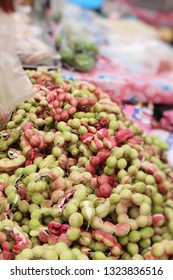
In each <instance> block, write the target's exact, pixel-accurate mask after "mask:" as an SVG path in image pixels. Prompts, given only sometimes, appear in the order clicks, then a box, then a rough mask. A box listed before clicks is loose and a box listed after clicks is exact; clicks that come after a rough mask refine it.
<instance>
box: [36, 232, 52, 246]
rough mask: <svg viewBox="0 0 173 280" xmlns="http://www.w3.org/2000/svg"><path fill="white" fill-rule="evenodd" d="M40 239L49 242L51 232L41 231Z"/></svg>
mask: <svg viewBox="0 0 173 280" xmlns="http://www.w3.org/2000/svg"><path fill="white" fill-rule="evenodd" d="M38 237H39V240H40V241H41V242H43V243H48V239H49V234H48V232H46V231H40V233H39V236H38Z"/></svg>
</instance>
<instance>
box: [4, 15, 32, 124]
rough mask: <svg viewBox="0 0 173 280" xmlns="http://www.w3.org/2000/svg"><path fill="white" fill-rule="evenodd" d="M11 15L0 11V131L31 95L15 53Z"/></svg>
mask: <svg viewBox="0 0 173 280" xmlns="http://www.w3.org/2000/svg"><path fill="white" fill-rule="evenodd" d="M14 34H15V30H14V24H13V15H12V14H6V13H4V12H2V11H1V10H0V38H1V40H0V129H2V128H3V126H4V125H5V123H6V122H7V121H8V120H9V119H10V116H11V112H12V110H14V108H15V107H16V106H17V105H18V104H19V103H20V102H22V101H24V100H26V99H27V98H28V97H29V96H31V95H32V94H33V87H32V84H31V82H30V80H29V78H28V77H27V75H26V73H25V71H24V70H23V68H22V65H21V63H20V60H19V58H18V57H17V55H16V52H15V35H14Z"/></svg>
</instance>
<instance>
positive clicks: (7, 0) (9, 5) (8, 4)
mask: <svg viewBox="0 0 173 280" xmlns="http://www.w3.org/2000/svg"><path fill="white" fill-rule="evenodd" d="M0 8H2V9H3V11H4V12H6V13H11V12H14V11H15V8H14V1H13V0H0Z"/></svg>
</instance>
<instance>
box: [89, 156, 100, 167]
mask: <svg viewBox="0 0 173 280" xmlns="http://www.w3.org/2000/svg"><path fill="white" fill-rule="evenodd" d="M99 163H100V159H99V157H97V156H93V157H91V158H90V164H91V165H92V166H98V165H99Z"/></svg>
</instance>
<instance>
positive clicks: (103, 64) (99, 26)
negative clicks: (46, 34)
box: [51, 6, 173, 104]
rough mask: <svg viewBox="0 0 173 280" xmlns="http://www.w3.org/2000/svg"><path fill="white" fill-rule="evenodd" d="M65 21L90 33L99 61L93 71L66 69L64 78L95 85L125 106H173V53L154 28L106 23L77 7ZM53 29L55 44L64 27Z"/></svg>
mask: <svg viewBox="0 0 173 280" xmlns="http://www.w3.org/2000/svg"><path fill="white" fill-rule="evenodd" d="M70 11H71V13H70ZM66 19H68V21H69V22H73V23H77V22H81V25H80V30H87V31H88V32H89V33H90V34H91V36H92V38H94V42H95V44H96V45H97V47H98V50H99V57H98V60H97V63H96V66H95V68H94V69H93V71H91V72H89V73H85V72H84V73H80V72H78V71H71V69H70V70H69V69H66V68H64V69H63V75H64V76H65V77H70V78H71V79H84V80H87V81H88V82H92V83H94V84H96V85H98V86H99V87H101V88H102V89H103V90H106V91H107V93H108V94H110V96H111V97H112V98H116V97H118V98H120V99H121V100H123V101H124V102H137V101H141V102H154V103H165V104H170V103H172V102H173V100H172V97H171V96H172V93H173V83H172V68H173V61H172V57H173V50H172V48H171V46H169V45H167V44H166V43H164V42H162V41H161V40H160V39H159V37H160V34H159V32H158V31H157V30H156V29H155V28H153V27H151V26H149V25H147V24H145V23H142V22H141V21H139V20H136V19H135V20H134V19H133V20H130V19H121V20H120V19H119V20H113V19H103V18H101V17H100V16H98V15H96V14H94V13H93V12H92V11H88V10H86V9H82V8H79V7H76V6H70V7H69V8H68V6H66V9H65V10H64V21H66ZM51 28H52V33H53V34H54V35H53V36H52V37H51V38H52V40H53V41H54V42H55V41H56V38H57V37H56V36H59V34H60V30H61V25H57V24H55V23H52V26H51ZM84 34H85V32H84ZM58 40H59V37H58Z"/></svg>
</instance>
